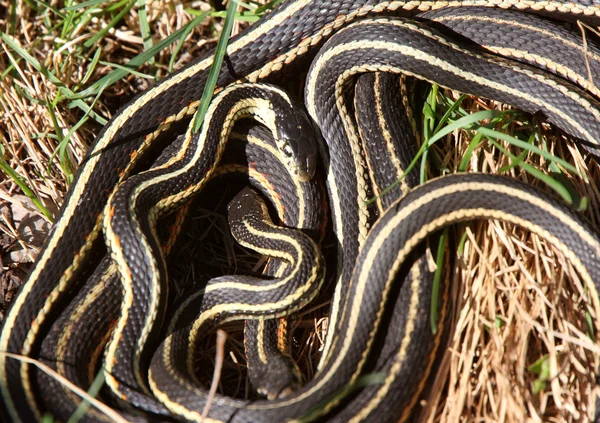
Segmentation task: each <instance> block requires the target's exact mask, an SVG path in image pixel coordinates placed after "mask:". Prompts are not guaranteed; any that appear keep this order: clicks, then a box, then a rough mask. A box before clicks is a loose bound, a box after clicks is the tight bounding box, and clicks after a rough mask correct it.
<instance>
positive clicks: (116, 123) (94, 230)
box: [0, 0, 600, 420]
mask: <svg viewBox="0 0 600 423" xmlns="http://www.w3.org/2000/svg"><path fill="white" fill-rule="evenodd" d="M450 3H451V5H454V6H457V7H472V6H474V5H477V6H482V4H481V2H470V1H465V2H461V1H456V2H450ZM483 5H484V6H498V7H504V8H516V9H525V10H531V11H542V12H543V11H546V12H548V13H550V14H553V13H558V14H563V15H565V14H571V16H581V17H583V16H596V17H597V16H598V15H599V14H600V12H599V10H598V6H597V5H596V4H595V3H593V2H592V3H589V4H588V3H587V2H586V3H577V2H571V1H565V2H558V1H556V2H552V1H540V2H519V1H516V0H515V1H504V2H503V1H498V2H490V3H486V4H483ZM447 6H448V2H425V1H422V2H421V1H417V2H399V1H398V2H366V1H365V2H362V1H356V2H350V3H348V4H346V3H344V4H343V5H342V4H341V3H340V4H338V3H335V2H324V1H308V0H306V1H292V2H288V3H285V4H284V5H283V6H282V7H280V8H279V9H278V10H277V11H275V12H273V13H271V14H269V15H268V16H267V17H266V19H264V20H263V21H261V22H260V23H258V24H257V25H255V26H253V27H252V28H250V30H248V31H246V32H245V33H244V34H242V35H241V36H240V37H238V38H236V39H235V40H233V41H232V43H231V44H230V47H229V49H228V54H229V56H230V59H231V63H232V66H231V68H232V69H234V70H235V75H232V74H230V73H228V72H229V71H224V72H223V73H222V75H221V78H220V81H219V85H220V87H221V88H222V87H224V86H225V84H227V83H228V82H231V81H232V80H235V79H237V78H245V79H247V80H249V81H256V80H262V79H266V78H268V77H269V76H271V74H273V73H276V72H278V71H280V70H282V69H284V68H285V67H286V66H287V65H288V64H295V63H296V62H297V61H300V60H301V59H302V58H303V57H308V56H310V55H312V53H313V52H314V51H315V48H316V47H315V46H317V45H322V43H323V42H324V41H325V40H326V39H327V38H328V37H329V36H330V34H331V33H333V32H335V30H337V29H338V28H339V27H342V26H344V25H345V24H347V23H349V22H351V21H353V20H355V19H357V18H358V17H362V16H366V15H374V14H377V13H383V12H394V13H398V14H402V13H403V12H406V14H415V13H417V12H418V11H423V10H428V9H438V8H441V7H447ZM391 25H395V24H391ZM411 25H413V24H408V25H405V26H408V27H410V26H411ZM414 25H417V24H414ZM399 26H402V25H399ZM417 26H418V25H417ZM416 32H419V31H416ZM291 33H294V34H297V36H295V37H290V36H288V34H291ZM345 34H346V36H348V34H349V32H348V31H346V32H345ZM430 39H431V40H433V41H434V42H438V41H439V43H438V44H441V45H445V47H450V48H452V47H453V45H452V43H444V42H443V41H440V39H438V38H436V37H432V38H430ZM264 45H268V46H269V48H268V49H263V48H262V46H264ZM348 45H350V44H348ZM349 48H354V47H349ZM374 50H376V49H374ZM384 50H388V49H387V48H385V49H384ZM391 50H393V49H391ZM482 57H483V56H482ZM446 60H448V59H445V58H442V59H441V62H442V63H443V62H444V61H446ZM209 63H210V57H209V56H207V57H205V58H202V59H201V60H199V61H198V62H197V63H195V64H194V65H192V66H190V67H188V68H186V69H185V70H182V71H180V72H179V73H177V74H174V75H173V76H172V77H170V78H168V79H167V80H165V81H163V82H162V83H160V84H159V85H157V86H156V87H154V88H153V89H151V90H149V91H148V92H146V93H144V94H142V95H141V96H140V97H138V98H137V99H135V100H134V101H133V102H132V103H130V105H128V106H127V107H125V109H124V110H123V111H122V113H120V114H119V115H118V116H116V117H115V118H114V119H113V120H111V122H110V123H109V124H108V125H107V126H106V128H105V129H104V130H103V132H102V133H101V134H100V135H99V137H98V139H97V142H96V144H95V145H94V147H93V148H92V150H91V152H90V155H89V159H88V160H87V161H86V162H85V164H84V166H82V168H81V170H80V171H79V173H78V176H77V178H76V181H75V182H74V185H73V188H72V190H71V192H70V194H69V197H68V198H67V200H66V201H65V205H64V206H63V209H62V212H61V216H60V218H59V220H58V222H57V224H56V226H55V228H54V229H53V232H52V233H51V235H50V237H49V240H48V241H47V243H46V246H45V248H44V250H43V252H42V253H41V254H40V258H39V260H38V262H37V263H36V266H35V268H34V270H33V272H32V274H31V276H30V278H29V279H28V282H27V283H26V284H25V287H24V289H23V290H22V292H21V293H20V295H19V296H18V297H17V299H16V301H15V303H14V305H13V306H12V307H11V309H10V311H9V313H8V315H7V318H6V320H5V323H4V325H3V328H2V333H1V334H0V350H2V351H9V352H15V353H21V354H24V355H27V356H36V355H37V353H38V349H39V345H40V342H41V339H42V338H43V335H44V334H45V332H46V331H47V329H48V326H49V324H50V321H51V319H52V316H53V314H56V310H57V309H60V307H62V305H63V304H64V303H65V301H66V299H65V298H67V297H68V296H69V295H71V293H72V292H74V291H76V290H77V288H78V287H80V286H81V281H80V280H79V279H80V274H81V273H82V271H83V270H82V267H83V263H85V261H86V258H87V257H88V256H89V255H90V252H91V251H92V250H93V247H94V245H95V244H98V242H99V241H98V239H99V234H100V228H101V222H102V221H103V220H104V219H105V216H104V215H103V208H104V204H105V203H106V201H107V200H108V198H109V196H111V195H114V194H113V193H114V192H115V187H116V186H117V184H118V182H119V181H121V180H124V179H125V178H126V177H127V176H128V175H129V174H130V173H131V172H132V171H133V168H134V166H135V164H136V163H137V162H138V161H139V159H140V157H142V156H143V153H144V151H145V150H146V149H148V148H149V146H150V145H151V144H152V142H153V141H154V139H155V138H156V137H157V136H158V135H159V134H161V133H164V132H166V131H167V130H168V129H169V128H170V127H171V126H173V124H175V123H176V122H178V121H181V120H184V119H186V118H187V117H189V116H190V115H191V114H193V113H194V110H195V107H196V105H197V103H196V100H197V98H199V97H200V95H199V93H200V91H201V89H202V85H203V82H204V80H205V78H206V71H207V68H208V66H209ZM318 66H319V65H315V66H314V68H315V67H318ZM369 66H372V67H373V68H374V69H375V68H376V65H369ZM456 68H459V67H455V68H453V69H456ZM363 70H367V69H366V68H365V69H363ZM379 70H386V71H387V70H397V69H390V68H387V67H386V66H383V67H380V68H379ZM446 70H447V69H446ZM452 71H453V70H451V71H449V72H447V73H450V74H451V73H452ZM356 72H359V71H358V70H356ZM515 72H516V73H518V71H515ZM525 74H527V75H528V76H531V75H538V74H537V73H536V72H533V73H530V72H529V71H528V72H525ZM450 76H452V75H450ZM454 76H455V77H457V75H454ZM462 76H464V75H462ZM426 78H427V77H426ZM539 78H546V77H541V76H540V77H539ZM428 79H434V78H428ZM534 79H535V78H534ZM545 80H547V81H552V84H555V87H556V86H558V87H563V89H566V91H561V94H564V95H563V98H564V99H565V100H566V101H567V103H568V104H571V103H570V101H571V100H573V101H575V103H577V101H579V100H580V99H582V98H583V100H584V101H588V100H586V98H585V96H584V95H580V94H579V93H577V92H576V91H575V95H574V97H576V98H571V96H570V95H569V94H565V92H568V93H571V92H574V91H573V90H572V89H571V88H570V87H566V86H565V85H564V84H563V83H562V82H560V81H559V80H555V79H552V78H549V79H548V78H546V79H545ZM537 81H538V82H541V79H537ZM500 82H501V84H500V85H501V86H502V84H506V83H507V82H506V81H504V80H503V81H500ZM444 85H453V86H455V87H457V88H460V89H462V87H464V85H461V84H460V83H459V81H457V83H456V85H455V84H449V83H448V84H444ZM481 85H483V86H485V84H481ZM555 87H554V88H555ZM564 87H566V88H564ZM495 88H497V87H495ZM314 91H315V90H314V89H313V94H314ZM324 91H325V90H323V92H324ZM465 91H473V89H468V88H467V89H466V90H465ZM492 91H493V90H492ZM513 91H514V90H513ZM559 91H560V89H559ZM309 92H310V88H309ZM486 93H489V92H487V91H486V92H484V93H483V95H484V96H491V95H489V94H486ZM493 94H497V91H495V92H493ZM511 94H512V92H511ZM514 94H518V93H514ZM534 94H535V93H534ZM307 97H310V96H309V95H307ZM534 97H535V96H534ZM506 98H507V97H501V99H502V100H504V99H506ZM530 100H531V99H528V100H527V101H526V100H523V102H515V101H511V98H508V99H507V102H508V103H513V104H516V105H517V106H520V107H522V108H524V109H526V110H527V109H528V105H529V106H531V105H532V103H533V104H535V101H530ZM538 100H539V101H541V102H542V103H543V104H546V103H545V102H546V101H549V100H548V98H546V97H544V98H542V99H538ZM310 101H311V100H309V103H310ZM312 101H313V103H314V100H312ZM528 101H529V102H528ZM592 103H593V102H592ZM592 103H590V102H588V105H590V104H592ZM582 104H583V103H579V104H578V105H577V104H576V107H582ZM594 107H595V106H594ZM594 107H590V109H594ZM329 109H330V110H333V109H334V108H333V107H330V108H329ZM533 109H535V108H533ZM584 109H585V107H584ZM529 110H532V107H529ZM559 110H560V111H561V112H562V111H564V110H563V109H560V108H559ZM549 112H550V113H548V114H549V115H550V118H552V116H554V118H555V120H556V123H557V125H558V126H560V127H562V128H563V129H564V130H566V131H567V132H570V133H572V134H574V135H575V136H579V137H580V138H583V139H585V140H587V141H589V142H590V143H592V144H594V143H595V141H596V140H597V139H599V138H598V137H597V133H596V129H594V125H596V124H597V123H595V122H594V121H595V119H597V118H595V117H593V118H591V119H589V120H587V121H583V122H581V121H579V119H580V116H577V118H576V119H575V121H573V119H571V120H569V119H567V121H566V122H565V121H561V119H560V118H558V117H557V112H556V111H554V113H552V110H549ZM568 112H569V113H567V115H569V114H570V115H571V116H572V115H573V114H574V113H576V111H574V110H569V111H568ZM316 115H317V113H316V112H314V111H313V116H316ZM581 116H584V117H585V116H590V115H589V114H588V111H587V110H584V111H583V113H582V114H581ZM342 119H344V118H343V117H342ZM317 120H319V119H318V118H317ZM327 130H328V131H332V129H327ZM329 142H331V141H329ZM331 145H332V144H330V146H329V153H330V154H333V156H332V157H330V164H331V163H332V164H333V169H334V172H335V171H336V168H337V166H340V164H339V163H336V161H335V160H336V157H338V156H336V155H343V154H346V153H343V152H337V151H336V148H334V147H332V146H331ZM109 146H110V148H109ZM113 146H118V148H113ZM351 155H352V156H351V160H350V168H351V169H354V170H355V171H356V172H358V173H360V172H361V170H360V167H362V166H363V164H362V162H361V160H362V159H359V158H358V155H357V153H356V151H353V152H351ZM352 162H354V163H352ZM356 172H355V173H356ZM330 175H331V173H330ZM358 176H359V178H358V179H357V181H358V182H354V183H352V182H350V183H349V185H350V186H345V185H343V184H342V182H341V180H340V178H339V175H338V176H332V177H331V179H330V182H329V186H330V191H331V192H332V194H333V195H332V198H333V208H334V210H333V214H334V216H335V218H336V220H337V221H336V229H337V231H338V237H340V239H341V243H342V245H343V248H344V251H346V252H347V254H346V255H347V256H348V257H349V258H348V260H347V261H348V262H350V261H352V260H350V258H355V257H358V247H359V245H360V244H364V242H365V239H366V229H365V228H366V226H365V225H364V223H365V222H366V216H365V215H364V211H363V212H361V210H364V207H363V203H361V202H363V200H364V199H365V198H364V195H362V194H361V192H358V191H359V190H358V188H360V186H359V187H358V188H357V184H358V185H360V184H362V183H363V181H364V180H365V177H364V175H362V174H360V175H358ZM349 180H350V181H352V180H353V177H352V178H350V179H349ZM331 181H333V182H331ZM338 188H339V191H343V192H349V193H350V194H349V196H350V199H351V201H349V202H348V204H349V205H350V206H349V208H350V209H352V210H350V211H346V215H347V217H348V219H346V218H345V217H344V218H343V217H342V215H343V212H344V210H342V207H341V206H340V204H341V202H340V200H339V198H336V193H337V192H338ZM342 188H343V189H342ZM356 199H359V201H356ZM357 207H358V210H356V208H357ZM354 213H356V215H355V214H354ZM350 214H352V216H350ZM342 221H343V222H344V223H343V225H342V223H340V222H342ZM575 226H577V225H575ZM348 228H349V229H348ZM353 231H356V232H357V233H359V234H360V235H358V236H357V237H354V236H350V233H351V232H353ZM108 237H109V238H110V232H109V236H108ZM113 239H114V238H113ZM353 239H356V240H355V241H353ZM346 241H347V242H346ZM588 244H590V245H591V244H592V241H589V240H588ZM117 261H119V260H117ZM119 263H120V264H122V263H123V262H122V261H119ZM349 266H350V265H347V266H346V267H345V270H344V272H343V273H342V274H343V276H342V279H345V280H350V278H349V276H350V273H351V271H350V270H349V269H350V267H349ZM125 273H126V272H125ZM340 286H341V285H340ZM348 295H349V294H347V289H346V288H344V290H342V289H341V288H340V291H339V292H338V295H337V296H336V297H337V298H340V297H341V296H345V297H347V296H348ZM336 304H339V301H336ZM337 307H339V305H338V306H337ZM350 311H351V310H350ZM338 314H339V313H338V312H336V313H334V316H337V315H338ZM350 314H353V313H350ZM340 316H341V315H340ZM353 317H354V318H356V316H354V315H353ZM344 318H347V317H343V316H341V317H340V319H341V320H340V321H342V320H343V319H344ZM334 321H335V319H334ZM116 348H117V347H113V349H116ZM330 356H331V355H330ZM328 366H329V365H328V364H325V367H324V369H323V372H324V373H323V374H326V375H329V376H330V377H331V376H332V375H333V374H334V373H331V372H329V373H328V372H327V370H326V369H327V368H329V367H331V366H329V367H328ZM0 368H1V369H2V370H1V371H0V389H1V392H2V397H3V400H4V401H5V403H6V406H7V408H8V410H9V412H10V413H11V416H12V417H13V419H15V420H19V417H18V413H19V412H18V411H17V409H16V407H15V406H16V404H20V405H23V404H25V401H24V398H26V397H27V396H28V395H30V391H31V374H30V368H29V366H28V365H26V364H20V363H17V362H14V361H11V360H7V359H6V358H5V357H4V356H0ZM134 373H135V371H134ZM336 378H337V376H336ZM134 379H139V378H134ZM341 379H342V377H341V376H340V380H341ZM138 382H139V380H134V383H135V384H138ZM323 395H324V394H323ZM173 407H175V406H173ZM257 407H258V406H257ZM275 408H276V407H275Z"/></svg>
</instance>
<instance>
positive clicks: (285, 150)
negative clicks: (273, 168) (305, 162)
mask: <svg viewBox="0 0 600 423" xmlns="http://www.w3.org/2000/svg"><path fill="white" fill-rule="evenodd" d="M282 150H283V154H284V155H285V156H286V157H292V155H293V154H294V152H293V151H292V147H291V146H290V144H289V143H287V142H286V143H285V144H284V145H283V149H282Z"/></svg>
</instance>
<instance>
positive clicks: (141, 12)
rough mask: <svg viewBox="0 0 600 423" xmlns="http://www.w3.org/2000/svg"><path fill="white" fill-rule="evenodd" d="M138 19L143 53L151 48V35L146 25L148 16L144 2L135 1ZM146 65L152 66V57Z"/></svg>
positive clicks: (144, 0) (140, 0)
mask: <svg viewBox="0 0 600 423" xmlns="http://www.w3.org/2000/svg"><path fill="white" fill-rule="evenodd" d="M137 6H138V17H139V19H140V33H141V34H142V40H143V41H144V51H146V50H149V49H151V48H152V34H151V33H150V25H149V24H148V16H147V14H146V0H137ZM148 63H150V64H154V56H153V57H151V58H150V60H148Z"/></svg>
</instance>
